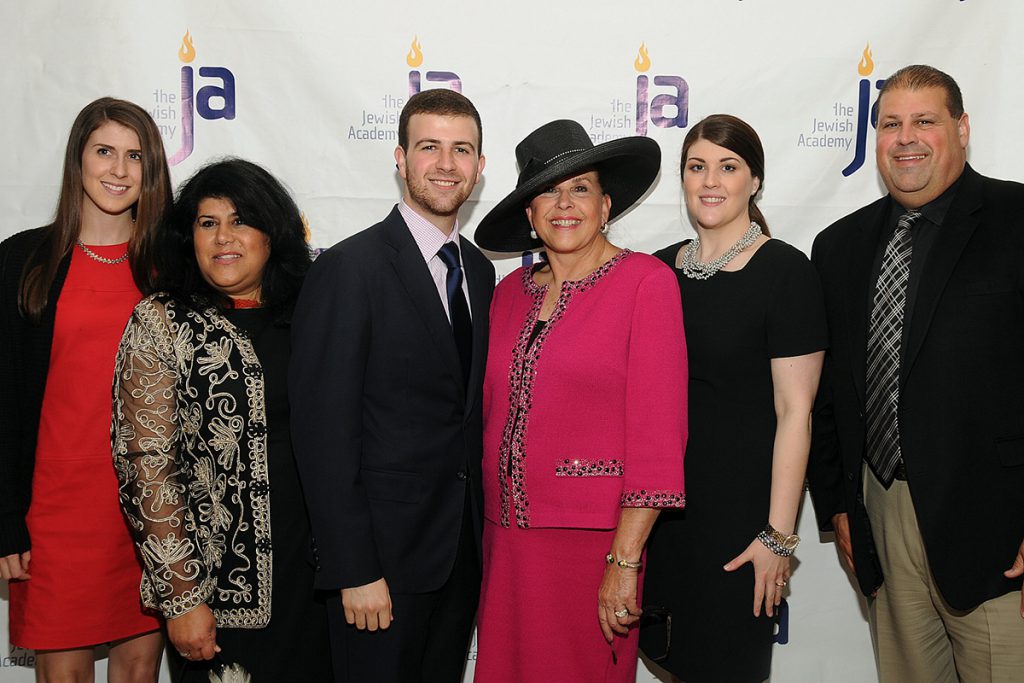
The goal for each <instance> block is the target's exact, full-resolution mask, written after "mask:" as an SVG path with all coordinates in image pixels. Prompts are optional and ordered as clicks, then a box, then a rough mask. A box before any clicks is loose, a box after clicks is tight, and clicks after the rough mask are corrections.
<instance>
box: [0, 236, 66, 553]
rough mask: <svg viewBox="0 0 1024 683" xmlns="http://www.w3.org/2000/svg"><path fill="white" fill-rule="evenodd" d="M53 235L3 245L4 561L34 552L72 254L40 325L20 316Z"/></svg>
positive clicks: (0, 418)
mask: <svg viewBox="0 0 1024 683" xmlns="http://www.w3.org/2000/svg"><path fill="white" fill-rule="evenodd" d="M49 235H50V229H49V228H35V229H34V230H26V231H24V232H20V233H18V234H16V235H14V236H12V237H9V238H8V239H6V240H4V241H3V243H0V556H7V555H13V554H15V553H23V552H25V551H26V550H29V549H30V547H31V541H30V539H29V536H28V527H27V526H26V525H25V516H26V515H27V514H28V508H29V504H30V503H31V501H32V473H33V471H34V469H35V461H36V438H37V437H38V434H39V414H40V412H41V411H42V407H43V394H44V393H45V390H46V376H47V374H48V373H49V370H50V348H51V346H52V344H53V324H54V320H55V318H56V315H57V299H58V298H59V297H60V292H61V289H63V287H64V280H65V278H66V277H67V274H68V267H69V266H70V265H71V255H70V254H69V255H67V256H65V257H64V260H63V261H61V263H60V266H59V267H58V268H57V274H56V277H55V278H54V280H53V285H52V286H51V287H50V293H49V297H48V299H47V303H46V308H45V309H44V310H43V316H42V320H41V321H40V323H39V324H38V325H33V324H32V323H30V322H29V321H27V320H26V319H25V318H23V317H22V316H21V314H20V313H19V312H18V290H19V288H20V286H21V275H22V271H23V270H24V269H25V264H26V263H27V262H28V260H29V258H30V257H31V255H32V254H33V253H34V252H35V250H36V249H39V248H40V247H42V246H43V245H44V244H45V243H46V239H47V237H48V236H49Z"/></svg>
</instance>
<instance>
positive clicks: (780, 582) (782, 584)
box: [775, 579, 786, 588]
mask: <svg viewBox="0 0 1024 683" xmlns="http://www.w3.org/2000/svg"><path fill="white" fill-rule="evenodd" d="M775 585H776V586H778V587H779V588H782V587H783V586H785V585H786V580H785V579H783V580H782V581H776V582H775Z"/></svg>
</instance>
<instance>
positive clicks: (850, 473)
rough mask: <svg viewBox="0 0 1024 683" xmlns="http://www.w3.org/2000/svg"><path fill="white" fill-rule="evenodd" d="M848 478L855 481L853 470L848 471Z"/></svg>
mask: <svg viewBox="0 0 1024 683" xmlns="http://www.w3.org/2000/svg"><path fill="white" fill-rule="evenodd" d="M846 478H847V479H849V480H850V481H853V472H847V473H846Z"/></svg>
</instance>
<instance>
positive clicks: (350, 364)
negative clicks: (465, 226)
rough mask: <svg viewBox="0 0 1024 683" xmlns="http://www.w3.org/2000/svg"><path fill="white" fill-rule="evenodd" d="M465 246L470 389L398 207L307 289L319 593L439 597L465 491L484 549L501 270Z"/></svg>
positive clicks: (297, 358) (322, 267) (309, 465)
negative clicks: (355, 590) (486, 411)
mask: <svg viewBox="0 0 1024 683" xmlns="http://www.w3.org/2000/svg"><path fill="white" fill-rule="evenodd" d="M460 245H461V251H462V261H463V268H464V271H465V275H466V279H467V282H468V286H469V305H470V310H471V315H472V317H473V362H472V369H471V373H470V377H469V382H468V389H467V388H466V386H465V383H464V382H463V378H462V370H461V368H460V365H459V357H458V351H457V350H456V346H455V340H454V337H453V335H452V331H451V326H450V324H449V322H448V318H447V316H446V315H445V312H444V307H443V304H442V303H441V300H440V297H439V296H438V293H437V288H436V287H435V285H434V282H433V280H432V279H431V277H430V272H429V271H428V269H427V265H426V263H425V262H424V260H423V256H422V254H421V252H420V251H419V248H418V247H417V246H416V242H415V241H414V240H413V237H412V233H410V232H409V228H408V226H406V224H405V221H404V220H403V218H402V216H401V214H400V213H399V212H398V209H397V207H396V208H395V209H394V210H392V212H391V214H390V215H389V216H388V217H387V218H386V219H384V221H382V222H381V223H378V224H377V225H374V226H373V227H371V228H368V229H367V230H364V231H362V232H360V233H358V234H356V235H354V236H352V237H350V238H348V239H346V240H344V241H342V242H340V243H338V244H336V245H335V246H334V247H332V248H331V249H329V250H327V251H326V252H324V253H323V254H321V255H320V257H319V258H317V260H316V261H315V262H314V264H313V267H312V269H311V270H310V272H309V275H307V277H306V281H305V284H304V285H303V288H302V294H301V295H300V297H299V301H298V305H297V306H296V309H295V315H294V318H293V321H292V360H291V370H290V378H289V389H290V397H291V411H292V412H291V415H292V421H291V424H292V435H293V441H294V446H295V456H296V459H297V461H298V465H299V470H300V473H301V475H302V480H303V487H304V489H305V493H306V497H307V501H308V505H309V511H310V517H311V521H312V525H313V534H314V536H315V538H316V547H317V554H318V565H319V572H318V578H317V587H318V588H324V589H338V588H347V587H353V586H360V585H364V584H367V583H370V582H372V581H375V580H377V579H379V578H381V577H382V576H383V577H384V578H385V579H386V580H387V582H388V587H389V589H390V590H391V591H392V592H395V593H421V592H427V591H432V590H435V589H437V588H440V587H441V585H442V584H443V583H444V582H445V580H446V579H447V578H448V576H449V574H450V573H451V568H452V566H453V564H454V561H455V554H456V549H457V546H458V539H459V532H460V529H461V527H462V517H463V511H464V505H465V500H466V493H467V487H468V489H469V495H470V496H471V500H472V510H473V527H474V530H475V532H476V534H477V539H478V540H479V535H480V530H481V519H482V517H481V510H482V505H481V498H482V488H481V483H480V482H481V477H480V459H481V456H482V439H483V434H482V432H483V429H482V422H481V402H480V396H481V390H482V384H483V373H484V367H485V361H486V351H487V325H488V309H489V308H490V301H491V293H492V292H493V290H494V267H493V266H492V265H491V263H490V262H489V261H488V260H487V258H486V257H484V256H483V254H481V253H480V251H479V250H478V249H477V248H476V247H474V246H473V245H472V244H470V243H469V240H467V239H462V240H460ZM271 514H272V513H271ZM477 547H478V548H479V543H477Z"/></svg>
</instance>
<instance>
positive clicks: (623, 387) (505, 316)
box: [483, 251, 687, 529]
mask: <svg viewBox="0 0 1024 683" xmlns="http://www.w3.org/2000/svg"><path fill="white" fill-rule="evenodd" d="M545 291H546V288H544V287H539V286H537V285H536V284H535V283H534V281H533V279H532V277H531V274H530V271H529V269H520V270H518V271H516V272H514V273H511V274H510V275H508V276H507V277H505V278H504V279H503V280H502V281H501V283H499V285H498V287H497V288H496V289H495V290H494V299H493V301H492V302H491V336H490V345H489V350H488V358H487V375H486V378H485V380H484V395H483V400H484V460H483V477H484V481H483V485H484V515H485V517H487V519H489V520H491V521H494V522H497V523H500V524H501V525H503V526H509V524H510V523H511V520H512V519H513V518H514V520H515V522H516V524H518V525H519V526H520V527H523V528H526V527H563V528H587V529H612V528H614V527H615V526H616V525H617V524H618V520H619V511H620V509H621V508H622V507H683V505H684V504H685V496H684V489H683V453H684V451H685V450H686V433H687V432H686V388H687V366H686V342H685V338H684V336H683V317H682V306H681V304H680V300H679V285H678V283H677V281H676V277H675V275H674V274H673V273H672V271H671V270H670V269H669V268H668V267H667V266H665V265H664V264H663V263H661V262H660V261H658V260H657V259H655V258H653V257H651V256H648V255H646V254H637V253H633V252H629V251H623V252H621V253H620V254H619V255H618V256H616V257H615V258H613V259H612V260H610V261H609V262H608V263H606V264H605V265H603V266H601V268H599V269H598V270H596V271H595V272H594V273H592V274H590V275H589V276H587V277H586V278H584V279H582V280H577V281H573V282H566V283H565V284H564V285H563V287H562V292H561V296H560V298H559V300H558V303H557V305H556V306H555V310H554V313H553V314H552V315H551V318H550V320H549V321H548V323H547V325H546V327H545V328H544V329H543V331H542V332H541V333H540V335H539V336H538V337H537V339H536V341H535V342H534V344H533V346H532V347H530V348H527V343H528V341H529V338H530V333H531V332H532V330H533V328H534V324H535V323H536V321H537V315H538V313H539V312H540V307H541V303H542V301H543V299H544V294H545Z"/></svg>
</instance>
